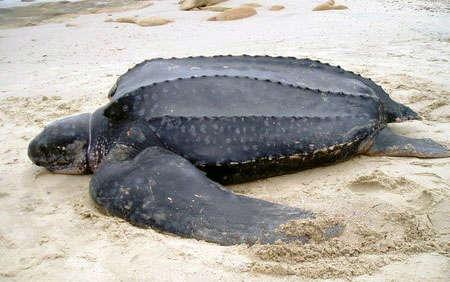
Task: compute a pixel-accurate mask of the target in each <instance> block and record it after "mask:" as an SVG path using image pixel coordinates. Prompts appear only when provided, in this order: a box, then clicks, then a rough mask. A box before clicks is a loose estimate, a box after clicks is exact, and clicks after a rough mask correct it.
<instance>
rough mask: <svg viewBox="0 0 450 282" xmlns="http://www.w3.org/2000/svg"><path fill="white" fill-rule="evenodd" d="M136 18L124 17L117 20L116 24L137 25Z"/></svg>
mask: <svg viewBox="0 0 450 282" xmlns="http://www.w3.org/2000/svg"><path fill="white" fill-rule="evenodd" d="M136 20H137V19H136V18H135V17H122V18H117V19H115V20H114V21H115V22H116V23H136Z"/></svg>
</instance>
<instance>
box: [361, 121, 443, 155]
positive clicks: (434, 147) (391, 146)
mask: <svg viewBox="0 0 450 282" xmlns="http://www.w3.org/2000/svg"><path fill="white" fill-rule="evenodd" d="M365 154H366V155H370V156H393V157H418V158H446V157H450V151H449V150H448V148H447V147H446V146H443V145H441V144H439V143H436V142H434V141H433V140H431V139H429V138H426V139H415V138H409V137H405V136H400V135H397V134H395V133H394V132H392V130H390V129H389V128H387V127H386V128H384V129H383V130H381V131H380V132H379V133H378V135H377V136H376V137H375V139H374V141H373V144H372V146H371V147H370V148H369V149H368V150H367V151H366V152H365Z"/></svg>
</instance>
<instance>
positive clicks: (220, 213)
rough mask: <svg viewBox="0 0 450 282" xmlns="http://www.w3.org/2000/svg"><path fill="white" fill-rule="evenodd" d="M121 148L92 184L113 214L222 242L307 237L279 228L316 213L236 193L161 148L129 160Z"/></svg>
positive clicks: (94, 194) (97, 198) (93, 192)
mask: <svg viewBox="0 0 450 282" xmlns="http://www.w3.org/2000/svg"><path fill="white" fill-rule="evenodd" d="M118 150H119V151H121V153H119V154H117V153H115V152H114V149H113V150H112V152H111V153H110V154H112V157H111V156H110V157H108V158H107V160H106V161H104V162H103V163H102V165H101V166H100V167H99V169H98V170H97V172H96V173H95V175H94V176H93V178H92V180H91V183H90V193H91V196H92V198H93V199H94V201H95V202H96V203H97V204H99V205H100V206H101V207H103V208H105V209H106V211H107V212H108V213H110V214H112V215H115V216H119V217H121V218H124V219H126V220H128V221H130V222H131V223H133V224H135V225H138V226H146V227H154V228H157V229H159V230H161V231H165V232H170V233H174V234H177V235H180V236H183V237H191V238H196V239H201V240H206V241H209V242H215V243H219V244H221V245H232V244H240V243H248V244H253V243H256V242H260V243H271V242H274V241H276V240H279V239H281V240H283V241H292V240H302V241H305V240H307V238H304V237H289V236H287V235H284V234H282V233H280V232H279V231H278V228H279V227H280V225H282V224H284V223H286V222H288V221H290V220H295V219H305V218H312V217H314V215H313V214H312V213H311V212H307V211H303V210H300V209H296V208H292V207H287V206H283V205H279V204H275V203H270V202H267V201H263V200H258V199H253V198H249V197H245V196H241V195H236V194H234V193H232V192H230V191H228V190H226V189H224V188H223V187H222V186H221V185H219V184H218V183H215V182H213V181H211V180H210V179H208V178H207V177H206V176H205V175H204V173H202V172H201V171H200V170H198V169H197V168H196V167H195V166H193V165H192V164H191V163H190V162H189V161H187V160H186V159H184V158H182V157H180V156H178V155H176V154H174V153H172V152H170V151H168V150H166V149H163V148H161V147H155V146H154V147H149V148H147V149H145V150H143V151H141V152H140V153H138V154H137V155H136V156H133V153H132V154H131V155H130V158H129V159H125V160H124V158H123V156H124V154H123V152H124V151H123V150H122V149H120V148H119V149H118ZM132 151H133V150H131V152H132ZM114 155H117V156H120V157H119V159H120V161H118V160H117V158H116V157H114Z"/></svg>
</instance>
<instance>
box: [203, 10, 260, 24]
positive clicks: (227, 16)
mask: <svg viewBox="0 0 450 282" xmlns="http://www.w3.org/2000/svg"><path fill="white" fill-rule="evenodd" d="M256 14H257V13H256V10H255V9H254V8H251V7H239V8H233V9H229V10H226V11H225V12H222V13H220V14H218V15H216V16H213V17H211V18H209V19H208V21H233V20H239V19H244V18H248V17H251V16H254V15H256Z"/></svg>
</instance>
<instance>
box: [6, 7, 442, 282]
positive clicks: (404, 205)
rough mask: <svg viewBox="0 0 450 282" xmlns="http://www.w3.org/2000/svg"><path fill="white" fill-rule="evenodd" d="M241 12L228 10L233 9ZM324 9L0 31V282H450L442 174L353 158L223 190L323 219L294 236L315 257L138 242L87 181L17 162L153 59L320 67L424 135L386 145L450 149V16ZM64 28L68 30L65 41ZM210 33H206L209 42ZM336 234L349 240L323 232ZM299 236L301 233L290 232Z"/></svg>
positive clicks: (173, 11)
mask: <svg viewBox="0 0 450 282" xmlns="http://www.w3.org/2000/svg"><path fill="white" fill-rule="evenodd" d="M248 2H249V1H248V0H247V1H228V2H227V7H239V6H240V5H241V4H244V3H248ZM320 2H322V1H300V0H284V1H282V2H280V1H276V2H275V1H258V3H260V4H262V5H263V6H264V7H269V6H271V5H274V4H283V5H285V6H286V8H285V9H284V10H283V12H282V13H273V12H271V11H269V10H267V9H259V10H258V14H257V15H255V16H253V17H250V18H246V19H242V20H239V21H227V22H215V23H213V22H209V21H206V19H207V18H209V17H211V16H213V15H215V14H216V13H215V12H211V11H200V12H189V11H180V10H179V5H178V4H177V3H176V1H154V2H153V5H152V6H149V7H146V8H144V9H138V10H130V11H126V12H113V13H112V14H111V16H110V18H114V19H116V18H120V17H138V18H147V17H163V18H170V19H173V20H174V22H173V23H171V24H168V25H163V26H155V27H152V28H142V27H140V26H137V25H129V24H119V23H114V22H105V19H107V18H108V15H107V14H106V13H99V14H90V15H79V16H78V17H76V18H72V19H67V20H64V21H63V22H61V23H47V24H43V23H42V24H41V23H38V25H36V26H30V27H22V28H8V29H5V28H4V29H1V30H0V145H1V146H0V152H1V153H2V159H1V161H0V187H1V188H0V206H1V210H0V213H1V214H0V253H1V254H2V256H1V257H0V280H13V281H15V280H19V281H29V280H43V281H44V280H45V281H56V280H100V281H102V280H103V281H104V280H108V281H121V280H148V281H153V280H158V281H174V280H175V281H179V280H184V281H211V280H221V281H244V280H245V281H256V280H257V281H261V280H263V281H299V280H302V279H309V278H319V279H330V280H339V281H342V279H353V280H355V281H369V280H370V281H374V280H395V281H419V280H427V281H446V280H447V279H448V277H449V275H450V269H449V265H450V259H449V250H448V248H449V241H450V240H449V239H450V235H449V234H450V222H449V219H448V218H449V217H448V215H449V214H450V208H449V207H450V192H449V188H450V187H449V186H450V185H449V183H450V159H448V158H447V159H434V160H424V159H417V158H394V157H366V156H358V157H355V158H353V159H351V160H350V161H347V162H344V163H340V164H336V165H333V166H328V167H321V168H316V169H311V170H306V171H303V172H298V173H295V174H291V175H285V176H281V177H274V178H270V179H266V180H261V181H256V182H252V183H247V184H242V185H235V186H231V187H229V188H231V189H233V190H234V191H236V192H238V193H243V194H246V195H249V196H252V197H257V198H261V199H266V200H270V201H274V202H277V203H282V204H286V205H291V206H296V207H302V208H306V209H309V210H313V211H315V212H317V213H319V214H320V215H321V216H322V217H321V218H322V220H318V221H313V222H298V223H295V222H294V223H292V224H291V225H289V226H286V227H285V231H286V232H302V234H307V235H308V234H309V235H311V236H313V235H314V234H315V235H314V236H315V237H314V238H317V240H315V241H313V242H312V243H311V244H307V245H301V244H294V243H293V244H274V245H271V246H253V247H247V246H232V247H222V246H218V245H215V244H210V243H205V242H201V241H196V240H192V239H182V238H178V237H176V236H172V235H169V234H161V233H158V232H156V231H154V230H152V229H141V228H137V227H133V226H131V225H130V224H128V223H126V222H124V221H122V220H119V219H117V218H112V217H109V216H106V215H104V214H102V213H100V212H99V211H98V210H97V209H96V208H95V206H94V205H93V203H92V201H91V200H90V198H89V195H88V189H87V187H88V182H89V176H67V175H54V174H50V173H48V172H47V171H45V170H44V169H41V168H38V167H36V166H34V165H32V164H31V162H30V161H29V160H28V159H27V156H26V148H27V144H28V142H29V140H30V139H31V138H32V137H33V136H34V135H35V134H36V133H38V132H39V131H40V130H41V129H42V128H43V126H44V125H45V124H46V123H48V122H50V121H52V120H55V119H57V118H59V117H62V116H66V115H69V114H75V113H79V112H84V111H91V110H93V109H95V108H96V107H98V106H99V105H101V104H103V103H105V102H106V101H107V99H106V95H107V93H108V90H109V89H110V87H111V86H112V85H113V83H114V81H115V80H116V79H117V77H118V76H119V75H120V74H122V73H123V72H125V71H126V70H127V69H128V68H130V67H132V66H133V65H134V64H136V63H139V62H141V61H142V60H144V59H148V58H153V57H172V56H188V55H213V54H242V53H247V54H269V55H283V56H296V57H310V58H313V59H320V60H322V61H325V62H329V63H331V64H339V65H341V66H342V67H344V68H346V69H349V70H352V71H355V72H358V73H361V74H362V75H365V76H369V77H371V78H373V79H374V80H375V81H376V82H377V83H379V84H380V85H382V86H383V87H384V88H385V89H386V90H387V91H388V92H389V93H390V94H391V95H392V97H393V98H394V99H396V100H398V101H400V102H403V103H405V104H408V105H409V106H411V107H412V108H413V109H415V110H417V111H418V112H419V113H420V114H421V115H422V116H423V117H424V120H422V121H411V122H405V123H401V124H392V125H391V127H392V129H393V130H394V131H395V132H398V133H401V134H404V135H407V136H410V137H430V138H433V139H434V140H436V141H439V142H441V143H444V144H446V145H447V146H449V145H450V134H449V132H450V124H449V121H450V101H449V100H450V91H449V90H450V79H449V77H448V74H449V73H450V64H449V62H448V60H449V58H450V45H449V42H450V15H449V14H448V10H446V9H447V8H448V7H447V6H446V5H447V2H446V1H421V0H412V1H408V3H407V2H406V1H384V0H383V1H382V0H376V1H362V0H359V1H356V0H354V1H351V0H346V1H339V3H341V4H345V5H346V6H348V7H349V9H348V10H343V11H325V12H321V13H317V12H312V11H311V10H312V8H313V7H314V6H316V5H318V4H320ZM67 25H69V26H67ZM212 26H213V28H212ZM330 222H331V223H334V222H340V223H342V224H343V225H344V226H345V228H344V229H343V231H342V235H340V236H339V237H337V238H336V239H334V240H331V241H330V240H326V239H325V240H324V234H323V230H324V228H326V227H327V226H328V225H329V224H330ZM298 226H300V227H301V228H297V227H298Z"/></svg>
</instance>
